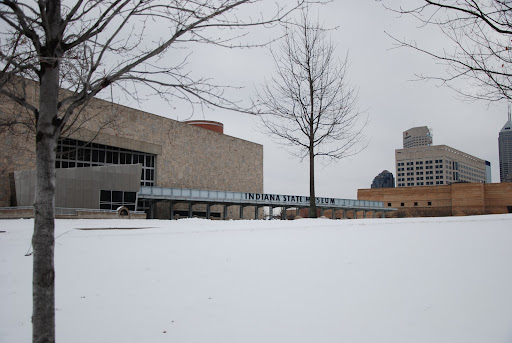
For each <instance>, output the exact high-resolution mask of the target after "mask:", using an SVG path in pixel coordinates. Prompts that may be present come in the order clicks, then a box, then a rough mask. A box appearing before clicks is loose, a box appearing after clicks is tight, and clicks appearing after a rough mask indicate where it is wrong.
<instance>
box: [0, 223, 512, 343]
mask: <svg viewBox="0 0 512 343" xmlns="http://www.w3.org/2000/svg"><path fill="white" fill-rule="evenodd" d="M32 225H33V222H32V220H2V221H0V230H2V231H6V232H5V233H0V342H30V340H31V323H30V316H31V268H32V257H30V256H28V257H27V256H25V254H26V253H27V250H28V249H29V247H30V239H31V231H32ZM79 228H140V229H138V230H79ZM56 236H58V238H57V241H56V242H57V245H56V292H57V299H56V307H57V341H58V342H74V343H79V342H87V343H90V342H124V343H127V342H151V343H154V342H179V343H195V342H198V343H199V342H205V343H206V342H208V343H211V342H219V343H253V342H254V343H262V342H265V343H274V342H275V343H285V342H290V343H292V342H293V343H300V342H304V343H306V342H307V343H312V342H322V343H328V342H336V343H338V342H345V343H351V342H354V343H355V342H357V343H359V342H368V343H374V342H393V343H399V342H404V343H405V342H406V343H411V342H414V343H420V342H428V343H432V342H436V343H442V342H446V343H454V342H461V343H462V342H463V343H471V342H475V343H491V342H493V343H494V342H503V343H505V342H512V215H493V216H475V217H452V218H415V219H358V220H343V221H341V220H337V221H332V220H327V219H316V220H310V219H302V220H295V221H227V222H221V221H207V220H199V219H184V220H179V221H158V220H144V221H142V220H141V221H139V220H137V221H136V220H132V221H129V220H58V221H57V230H56Z"/></svg>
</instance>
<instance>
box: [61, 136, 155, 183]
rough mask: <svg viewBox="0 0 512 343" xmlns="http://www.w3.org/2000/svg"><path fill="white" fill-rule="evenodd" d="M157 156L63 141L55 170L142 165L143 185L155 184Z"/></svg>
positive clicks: (74, 141) (94, 144) (98, 145)
mask: <svg viewBox="0 0 512 343" xmlns="http://www.w3.org/2000/svg"><path fill="white" fill-rule="evenodd" d="M155 157H156V156H155V155H153V154H148V153H144V152H139V151H133V150H128V149H122V148H118V147H113V146H108V145H103V144H97V143H88V142H83V141H79V140H74V139H68V138H66V139H62V140H60V141H59V143H58V146H57V159H56V161H55V168H75V167H78V168H82V167H91V166H108V165H114V164H132V163H133V164H135V163H140V164H142V172H141V181H140V183H141V185H146V186H153V185H154V183H155Z"/></svg>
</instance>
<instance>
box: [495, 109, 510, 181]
mask: <svg viewBox="0 0 512 343" xmlns="http://www.w3.org/2000/svg"><path fill="white" fill-rule="evenodd" d="M510 114H511V111H510V105H509V107H508V121H507V122H506V123H505V126H503V128H502V129H501V131H500V134H499V136H498V149H499V155H500V182H512V129H511V126H512V121H511V118H510Z"/></svg>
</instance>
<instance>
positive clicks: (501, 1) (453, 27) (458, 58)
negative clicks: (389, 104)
mask: <svg viewBox="0 0 512 343" xmlns="http://www.w3.org/2000/svg"><path fill="white" fill-rule="evenodd" d="M407 6H408V8H391V10H393V11H395V12H397V13H399V14H401V15H410V16H413V17H415V18H416V19H418V20H419V22H420V23H421V24H422V25H423V26H432V25H433V26H436V27H438V28H439V29H441V31H442V33H443V34H444V35H445V36H446V37H447V38H448V39H449V41H450V42H451V43H452V44H453V49H451V50H448V51H446V50H441V49H439V51H435V49H425V48H422V47H420V46H419V45H418V44H417V43H415V42H408V41H405V40H403V39H397V38H395V37H393V39H394V40H395V42H396V43H397V46H398V47H407V48H412V49H415V50H417V51H420V52H422V53H425V54H428V55H430V56H432V57H434V58H435V59H436V60H437V61H439V62H441V63H442V64H444V65H445V66H446V67H447V68H446V75H443V76H432V75H428V76H423V75H420V77H421V78H423V79H434V80H439V81H441V82H442V84H444V85H446V86H448V87H450V88H452V89H454V90H455V91H457V92H458V93H459V94H460V95H462V96H464V97H466V98H470V99H480V100H485V101H499V100H502V99H508V100H510V99H511V98H512V88H511V87H512V82H511V81H512V55H511V53H512V43H511V38H512V3H511V2H510V1H508V0H449V1H431V0H416V1H414V2H411V3H408V5H407ZM386 7H387V8H388V9H389V7H388V6H386ZM458 80H463V81H464V84H463V86H461V83H460V82H459V83H458V82H457V81H458ZM468 85H469V86H470V87H467V86H468Z"/></svg>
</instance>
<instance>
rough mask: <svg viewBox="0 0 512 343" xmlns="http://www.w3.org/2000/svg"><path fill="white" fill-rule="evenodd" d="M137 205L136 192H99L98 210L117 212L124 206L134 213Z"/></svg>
mask: <svg viewBox="0 0 512 343" xmlns="http://www.w3.org/2000/svg"><path fill="white" fill-rule="evenodd" d="M136 203H137V193H136V192H124V191H109V190H101V192H100V209H102V210H117V209H118V208H119V207H121V206H124V207H126V208H127V209H129V210H130V211H135V210H136V206H135V204H136Z"/></svg>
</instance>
